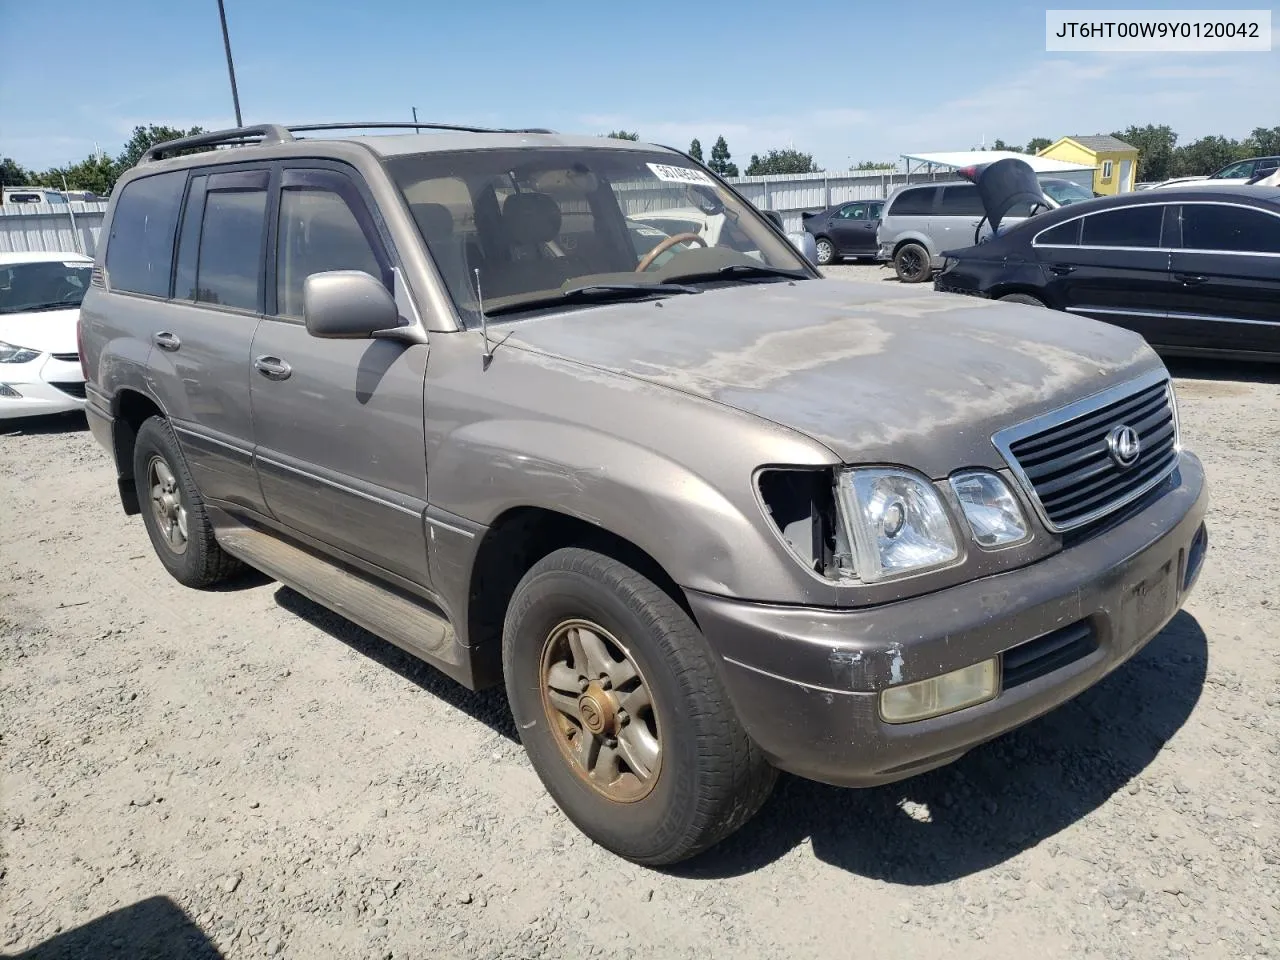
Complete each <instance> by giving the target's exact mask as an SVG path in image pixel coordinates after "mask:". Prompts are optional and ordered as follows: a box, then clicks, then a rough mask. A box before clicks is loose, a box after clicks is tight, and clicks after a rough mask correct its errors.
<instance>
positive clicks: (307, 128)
mask: <svg viewBox="0 0 1280 960" xmlns="http://www.w3.org/2000/svg"><path fill="white" fill-rule="evenodd" d="M321 130H457V131H460V132H462V133H547V134H553V133H555V131H554V130H548V129H546V128H545V127H520V128H494V127H473V126H467V125H464V124H457V123H426V122H419V123H402V122H394V123H386V122H383V121H374V122H372V123H304V124H291V125H289V126H287V127H286V126H282V125H280V124H278V123H262V124H258V125H257V126H252V127H234V128H232V129H229V130H214V131H212V132H210V133H198V134H196V135H194V136H190V137H179V138H178V139H177V140H166V141H165V142H164V143H157V144H155V145H154V146H152V147H149V148H147V150H146V151H145V152H144V153H143V154H142V156H141V157H140V158H139V159H138V162H139V163H150V162H151V161H152V160H160V159H163V158H164V157H171V156H173V155H175V154H176V153H178V152H179V151H181V150H190V149H191V148H192V147H217V146H247V145H249V144H257V145H260V146H261V145H266V144H272V143H288V142H290V141H292V140H296V139H298V138H297V137H295V136H294V134H295V133H309V132H317V131H321Z"/></svg>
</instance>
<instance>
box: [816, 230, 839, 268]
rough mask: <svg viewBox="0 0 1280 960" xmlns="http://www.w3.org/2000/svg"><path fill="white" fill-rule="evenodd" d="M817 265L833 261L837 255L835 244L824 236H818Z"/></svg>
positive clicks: (823, 265)
mask: <svg viewBox="0 0 1280 960" xmlns="http://www.w3.org/2000/svg"><path fill="white" fill-rule="evenodd" d="M817 247H818V266H820V267H825V266H827V265H828V264H831V263H835V262H836V261H837V260H838V259H840V258H839V257H837V256H836V245H835V244H834V243H832V242H831V241H830V240H829V239H827V238H826V237H819V238H818V243H817Z"/></svg>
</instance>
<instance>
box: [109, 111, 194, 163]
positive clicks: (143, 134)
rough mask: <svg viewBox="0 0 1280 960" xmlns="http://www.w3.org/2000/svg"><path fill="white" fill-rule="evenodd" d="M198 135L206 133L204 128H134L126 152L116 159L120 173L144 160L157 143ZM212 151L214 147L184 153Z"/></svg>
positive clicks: (154, 126) (149, 126) (154, 125)
mask: <svg viewBox="0 0 1280 960" xmlns="http://www.w3.org/2000/svg"><path fill="white" fill-rule="evenodd" d="M197 133H204V128H203V127H192V128H191V129H190V130H183V129H182V128H181V127H166V126H157V125H156V124H154V123H152V124H149V125H148V126H145V127H141V126H139V127H134V128H133V136H131V137H130V138H129V140H128V142H127V143H125V145H124V150H123V151H122V152H121V154H120V156H119V157H117V158H116V165H117V166H118V167H119V168H120V173H124V171H126V170H128V169H129V168H130V167H132V166H133V165H134V164H135V163H137V162H138V161H139V160H140V159H141V158H142V155H143V154H144V153H146V151H147V149H148V148H150V147H154V146H155V145H156V144H157V143H164V142H165V141H166V140H177V139H178V138H179V137H194V136H195V135H196V134H197ZM212 149H213V148H212V147H196V148H194V149H192V150H184V151H182V152H183V153H200V152H202V151H204V150H212Z"/></svg>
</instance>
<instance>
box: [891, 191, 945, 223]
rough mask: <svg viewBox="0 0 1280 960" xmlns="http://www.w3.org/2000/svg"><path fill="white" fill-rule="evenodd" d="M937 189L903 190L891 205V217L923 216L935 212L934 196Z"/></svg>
mask: <svg viewBox="0 0 1280 960" xmlns="http://www.w3.org/2000/svg"><path fill="white" fill-rule="evenodd" d="M936 192H937V187H918V188H916V189H914V190H903V191H902V192H901V193H900V194H898V195H897V196H896V197H894V198H893V201H892V202H891V203H890V204H889V216H891V217H911V216H916V217H918V216H923V215H926V214H929V213H932V212H933V195H934V194H935V193H936Z"/></svg>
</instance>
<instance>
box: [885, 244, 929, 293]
mask: <svg viewBox="0 0 1280 960" xmlns="http://www.w3.org/2000/svg"><path fill="white" fill-rule="evenodd" d="M893 269H894V270H895V271H896V272H897V274H898V279H899V280H901V281H902V282H903V283H921V282H923V281H925V280H928V279H929V276H930V274H931V273H932V272H933V270H932V269H931V267H930V264H929V251H928V250H926V249H925V248H924V247H923V246H921V245H920V244H918V243H904V244H903V245H902V246H901V247H899V248H898V252H897V253H895V254H894V255H893Z"/></svg>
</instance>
